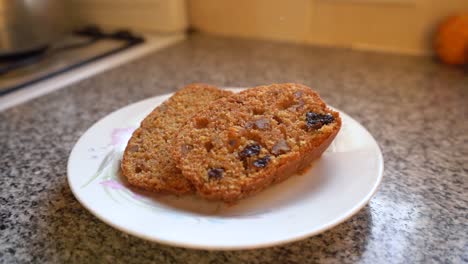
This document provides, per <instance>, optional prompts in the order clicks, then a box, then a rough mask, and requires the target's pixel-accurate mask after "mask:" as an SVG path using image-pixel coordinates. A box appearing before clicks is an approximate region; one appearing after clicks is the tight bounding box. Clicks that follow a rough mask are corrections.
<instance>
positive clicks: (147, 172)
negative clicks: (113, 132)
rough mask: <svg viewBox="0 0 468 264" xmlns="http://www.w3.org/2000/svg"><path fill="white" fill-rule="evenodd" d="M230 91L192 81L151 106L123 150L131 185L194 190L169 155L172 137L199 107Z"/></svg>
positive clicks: (148, 187)
mask: <svg viewBox="0 0 468 264" xmlns="http://www.w3.org/2000/svg"><path fill="white" fill-rule="evenodd" d="M229 94H232V93H231V92H228V91H223V90H220V89H218V88H216V87H213V86H209V85H205V84H192V85H188V86H186V87H185V88H184V89H182V90H180V91H178V92H176V93H175V94H174V95H173V96H172V97H171V98H169V99H168V100H167V101H166V102H164V103H163V104H161V105H160V106H158V107H157V108H156V109H154V110H153V111H152V112H151V113H150V114H149V115H148V116H147V117H146V118H145V119H144V120H143V121H142V122H141V125H140V127H139V128H138V129H137V130H135V132H134V133H133V135H132V137H131V139H130V141H129V142H128V145H127V147H126V149H125V152H124V156H123V160H122V164H121V168H122V174H123V175H124V176H125V177H126V178H127V180H128V182H129V183H130V184H132V185H134V186H138V187H140V188H143V189H146V190H149V191H159V192H169V193H174V194H185V193H190V192H193V187H192V185H191V184H190V182H189V181H188V180H187V179H186V178H184V177H183V176H182V174H181V172H180V170H179V169H178V168H177V167H176V165H175V162H174V160H173V159H172V157H171V147H172V144H173V140H174V137H175V136H176V134H177V133H178V131H179V129H180V127H181V126H182V124H184V123H185V122H187V120H189V119H190V117H191V116H192V115H193V114H195V113H197V112H199V110H200V108H202V107H204V106H206V105H207V104H208V103H210V102H212V101H214V100H217V99H219V98H221V97H224V96H227V95H229Z"/></svg>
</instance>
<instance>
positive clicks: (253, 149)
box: [239, 143, 262, 158]
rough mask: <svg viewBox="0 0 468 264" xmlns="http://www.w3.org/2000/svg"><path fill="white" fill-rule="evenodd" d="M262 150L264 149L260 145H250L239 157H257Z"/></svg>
mask: <svg viewBox="0 0 468 264" xmlns="http://www.w3.org/2000/svg"><path fill="white" fill-rule="evenodd" d="M261 149H262V147H260V145H258V144H255V143H254V144H250V145H247V146H246V147H245V148H244V149H243V150H242V151H241V152H240V153H239V157H241V158H248V157H252V156H256V155H258V154H259V153H260V150H261Z"/></svg>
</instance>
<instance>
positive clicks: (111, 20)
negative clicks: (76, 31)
mask: <svg viewBox="0 0 468 264" xmlns="http://www.w3.org/2000/svg"><path fill="white" fill-rule="evenodd" d="M68 1H69V6H70V10H71V11H72V14H73V16H72V19H73V24H75V25H83V24H90V23H94V24H98V25H100V26H101V27H103V28H112V29H115V28H122V27H125V28H130V29H133V30H137V31H146V32H159V33H161V32H163V33H164V32H179V31H183V30H185V29H186V28H187V26H188V25H187V23H188V20H187V10H186V1H185V0H68Z"/></svg>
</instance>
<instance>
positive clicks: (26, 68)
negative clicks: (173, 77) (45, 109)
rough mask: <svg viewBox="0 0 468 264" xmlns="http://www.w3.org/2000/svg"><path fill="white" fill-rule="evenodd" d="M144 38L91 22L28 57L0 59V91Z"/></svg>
mask: <svg viewBox="0 0 468 264" xmlns="http://www.w3.org/2000/svg"><path fill="white" fill-rule="evenodd" d="M143 41H144V40H143V38H141V37H139V36H136V35H135V34H133V33H131V32H129V31H125V30H120V31H115V32H112V33H103V32H102V31H101V30H100V29H99V28H97V27H95V26H90V27H86V28H83V29H81V30H77V31H75V32H73V33H71V34H69V35H67V36H64V37H63V38H62V39H60V40H59V41H57V42H55V43H53V45H51V46H50V47H48V48H47V49H44V50H43V51H40V52H37V53H36V54H32V55H30V56H27V57H22V58H17V59H14V60H12V59H11V58H9V59H7V60H5V59H0V95H4V94H7V93H9V92H12V91H14V90H17V89H19V88H22V87H25V86H27V85H29V84H32V83H35V82H38V81H41V80H44V79H47V78H49V77H52V76H56V75H58V74H60V73H63V72H66V71H69V70H71V69H74V68H77V67H80V66H82V65H84V64H87V63H89V62H92V61H95V60H98V59H100V58H103V57H106V56H109V55H111V54H114V53H117V52H119V51H122V50H125V49H127V48H129V47H132V46H134V45H138V44H140V43H142V42H143Z"/></svg>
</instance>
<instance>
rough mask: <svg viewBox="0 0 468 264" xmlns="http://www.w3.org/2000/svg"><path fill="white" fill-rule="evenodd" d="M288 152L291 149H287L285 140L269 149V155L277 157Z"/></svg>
mask: <svg viewBox="0 0 468 264" xmlns="http://www.w3.org/2000/svg"><path fill="white" fill-rule="evenodd" d="M290 150H291V149H290V148H289V146H288V143H286V140H284V139H281V140H280V141H278V142H277V143H276V144H275V145H274V146H273V147H272V148H271V153H273V154H275V155H279V154H284V153H286V152H288V151H290Z"/></svg>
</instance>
